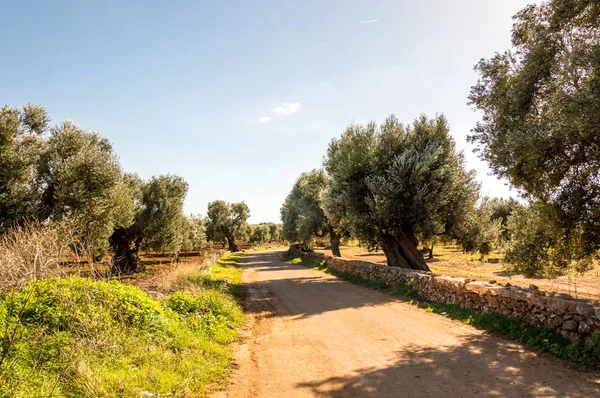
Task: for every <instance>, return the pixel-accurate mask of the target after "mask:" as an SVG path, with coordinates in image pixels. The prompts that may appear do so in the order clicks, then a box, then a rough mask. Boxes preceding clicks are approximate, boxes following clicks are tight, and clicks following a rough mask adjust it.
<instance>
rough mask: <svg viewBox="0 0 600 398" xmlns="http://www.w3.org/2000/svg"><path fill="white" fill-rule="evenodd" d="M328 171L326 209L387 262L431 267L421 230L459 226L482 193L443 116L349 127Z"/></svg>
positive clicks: (335, 143)
mask: <svg viewBox="0 0 600 398" xmlns="http://www.w3.org/2000/svg"><path fill="white" fill-rule="evenodd" d="M325 169H326V171H327V173H328V174H329V176H330V177H331V187H330V189H329V190H328V191H327V197H328V198H327V199H326V200H325V208H326V213H327V214H328V215H329V214H331V215H332V216H333V217H335V218H337V219H344V220H345V222H346V224H347V225H348V227H349V228H350V230H351V232H352V234H353V235H354V236H356V237H357V238H358V239H360V240H361V241H362V242H363V243H365V244H366V245H367V246H369V247H371V248H375V247H377V246H381V248H382V249H383V251H384V252H385V254H386V257H387V259H388V264H389V265H391V266H400V267H404V268H413V269H421V270H428V267H427V264H426V263H425V260H424V258H423V256H422V254H421V253H420V252H419V251H417V243H418V241H417V238H416V237H415V232H416V230H417V229H418V230H421V231H423V232H425V233H427V234H429V235H434V234H440V233H443V232H445V231H448V230H450V229H452V228H454V227H456V225H457V224H458V223H460V222H461V220H462V219H464V218H465V215H466V213H467V212H469V211H471V210H472V208H473V204H474V203H475V201H476V200H477V196H478V191H479V186H478V184H477V183H475V180H474V172H467V171H466V170H465V167H464V160H463V157H462V155H461V154H458V153H456V150H455V144H454V141H453V140H452V138H451V137H450V135H449V128H448V124H447V122H446V119H445V118H444V117H443V116H437V117H435V118H431V119H430V118H428V117H426V116H421V117H420V118H418V119H417V120H415V121H414V123H413V124H412V125H404V124H402V123H400V122H399V121H398V119H397V118H396V117H395V116H394V115H392V116H390V117H388V118H387V119H386V121H385V122H384V123H383V124H382V125H381V126H379V127H378V126H377V125H375V123H373V122H372V123H369V124H367V125H359V124H354V125H350V126H348V128H347V129H346V131H345V132H344V133H343V134H342V136H341V137H340V138H337V139H334V140H332V141H331V143H330V144H329V148H328V151H327V155H326V158H325Z"/></svg>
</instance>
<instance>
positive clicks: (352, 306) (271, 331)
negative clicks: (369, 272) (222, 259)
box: [226, 251, 600, 398]
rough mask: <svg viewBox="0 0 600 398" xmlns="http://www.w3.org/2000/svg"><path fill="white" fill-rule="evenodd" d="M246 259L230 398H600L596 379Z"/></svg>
mask: <svg viewBox="0 0 600 398" xmlns="http://www.w3.org/2000/svg"><path fill="white" fill-rule="evenodd" d="M281 254H282V252H281V251H271V252H255V253H249V254H246V255H245V256H244V257H242V267H243V268H244V282H245V284H246V286H247V288H248V298H247V303H246V306H247V310H248V311H249V312H250V317H251V319H250V321H249V323H248V326H247V329H246V331H245V332H246V336H245V339H244V342H243V343H241V344H240V345H239V346H238V347H237V348H236V353H237V354H236V356H237V363H238V366H237V369H236V370H235V371H234V374H233V376H232V384H231V386H230V388H229V391H228V392H227V393H226V394H227V395H228V396H230V397H444V398H451V397H474V396H480V397H488V396H498V397H554V396H558V397H600V374H599V373H597V372H584V371H581V370H578V369H573V368H570V367H569V365H568V364H567V363H566V362H563V361H559V360H556V359H554V358H551V357H549V356H546V355H538V354H535V353H533V352H531V351H530V350H527V349H524V348H523V347H522V346H520V345H518V344H514V343H511V342H509V341H507V340H505V339H503V338H499V337H496V336H492V335H490V334H488V333H486V332H483V331H479V330H477V329H474V328H472V327H470V326H467V325H464V324H462V323H460V322H457V321H452V320H450V319H447V318H445V317H443V316H440V315H436V314H431V313H427V312H425V311H423V310H422V309H418V308H416V307H414V306H412V305H409V304H407V303H403V302H401V301H399V300H396V299H394V298H392V297H390V296H387V295H385V294H383V293H380V292H377V291H373V290H369V289H366V288H363V287H361V286H357V285H353V284H351V283H348V282H345V281H341V280H339V279H337V278H335V277H333V276H330V275H327V274H325V273H323V272H320V271H316V270H312V269H308V268H305V267H303V266H298V265H293V264H290V263H287V262H284V261H282V260H281V259H280V256H281Z"/></svg>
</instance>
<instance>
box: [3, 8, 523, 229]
mask: <svg viewBox="0 0 600 398" xmlns="http://www.w3.org/2000/svg"><path fill="white" fill-rule="evenodd" d="M528 3H531V2H530V1H517V0H514V1H502V2H501V1H494V2H489V3H486V4H480V3H479V2H475V1H459V2H454V3H453V4H448V3H446V2H443V1H439V0H438V1H435V2H434V6H433V7H431V8H427V7H425V6H423V5H419V4H417V5H415V4H403V3H398V2H394V1H380V2H376V3H373V2H364V3H354V4H351V5H350V4H347V3H346V2H343V3H342V2H341V1H335V2H328V3H327V4H322V3H319V2H311V3H310V4H307V3H298V4H276V3H270V2H260V3H254V4H246V3H244V2H236V3H235V4H236V5H235V6H234V5H231V6H230V7H229V8H228V7H226V6H225V5H222V4H217V5H212V6H210V7H209V6H204V5H200V4H195V3H194V4H192V3H191V2H190V3H188V2H184V3H181V4H180V5H179V6H178V7H177V8H174V7H169V6H167V5H164V4H160V3H154V5H155V7H146V8H142V7H141V6H136V5H132V4H127V5H123V4H120V3H119V2H108V3H104V4H102V5H98V4H94V5H89V4H88V5H83V4H80V3H78V2H68V1H64V2H60V3H58V4H45V3H43V2H39V3H36V2H33V3H28V4H26V5H22V4H10V5H8V6H7V7H5V9H6V11H7V12H6V15H7V16H14V17H13V18H7V20H8V22H7V23H5V24H4V25H3V26H2V27H0V31H1V32H2V33H3V34H4V37H11V35H14V33H13V32H15V31H17V29H18V28H19V27H20V26H22V25H23V24H24V25H26V26H28V28H29V29H25V30H22V29H19V32H20V35H19V40H12V41H9V40H6V41H5V42H3V43H2V44H0V50H1V51H2V52H3V53H4V54H11V56H12V59H15V60H18V61H17V62H13V63H8V62H7V63H4V64H3V65H2V66H0V68H2V71H3V73H2V78H0V79H2V80H1V81H0V86H1V87H3V90H2V91H3V93H4V95H5V97H4V98H3V104H4V103H6V104H9V105H13V106H19V105H24V104H26V103H29V102H31V103H35V104H41V105H43V106H44V107H46V109H47V110H48V112H49V113H50V115H51V117H52V124H53V125H54V124H58V123H60V122H62V121H63V120H67V119H70V120H73V121H74V122H75V123H76V124H77V125H78V126H80V127H81V128H83V129H85V130H88V131H90V130H98V131H99V133H100V134H101V135H103V136H105V137H107V138H108V139H109V140H110V141H111V143H112V144H113V147H114V150H115V152H116V154H117V155H118V157H119V159H120V163H121V165H122V166H123V168H124V170H125V171H127V172H136V173H138V174H139V175H140V176H141V177H142V178H144V179H148V178H150V177H151V176H153V175H159V174H177V175H180V176H182V177H183V178H184V179H185V180H186V181H187V182H188V184H189V191H188V195H187V198H186V202H185V211H186V213H201V214H202V215H205V214H206V206H207V204H208V203H209V202H210V201H212V200H215V199H223V200H225V201H227V202H238V201H244V202H246V203H247V204H248V206H249V207H250V211H251V218H250V219H249V222H250V223H252V224H258V223H261V222H277V223H279V222H280V219H279V209H280V207H281V204H282V203H283V200H284V199H285V196H286V195H287V194H288V192H289V190H290V189H291V187H292V185H293V183H294V182H295V180H296V179H297V178H298V176H299V175H300V173H302V172H304V171H309V170H311V169H314V168H320V167H321V166H322V158H323V155H324V154H325V151H326V149H327V144H328V143H329V141H330V140H331V139H332V138H334V137H339V136H340V135H341V134H342V132H343V130H344V129H345V127H346V126H347V125H348V124H349V123H352V122H356V123H366V122H368V121H370V120H374V121H376V122H377V123H378V124H379V123H381V122H383V120H384V118H385V117H386V116H388V115H389V114H391V113H395V114H396V115H397V117H398V118H399V119H400V120H401V121H403V122H404V123H410V122H412V120H414V119H415V118H416V117H418V116H419V115H420V114H422V113H425V114H427V115H428V116H434V115H435V114H437V113H443V114H444V115H446V117H447V118H448V121H449V125H450V129H451V134H452V136H453V138H454V140H455V142H456V145H457V149H458V150H461V151H463V152H464V154H465V158H466V161H467V167H468V168H469V169H476V170H477V172H478V176H477V178H478V180H479V181H480V182H481V183H482V189H481V195H482V196H485V195H489V196H499V197H508V196H513V197H516V196H517V193H516V190H514V189H513V190H512V191H511V190H510V189H509V187H508V186H506V182H505V181H504V180H499V179H497V178H496V177H494V176H490V175H488V173H489V168H488V167H487V165H486V164H485V163H484V162H482V161H480V160H478V159H477V156H476V155H475V154H474V153H472V149H473V146H472V145H470V144H468V143H467V142H466V136H467V135H468V134H469V131H470V129H471V128H473V127H474V126H475V122H476V121H477V120H478V119H479V114H477V113H476V112H475V111H473V110H472V109H470V107H469V106H468V105H467V95H468V92H469V89H470V87H471V86H472V85H473V84H475V83H476V81H477V75H476V73H475V72H474V71H473V66H474V65H475V63H476V62H477V61H478V60H479V59H481V58H487V57H490V56H492V55H493V54H494V53H495V52H502V51H505V50H507V49H508V48H509V47H510V27H511V26H512V19H511V17H512V15H514V14H515V13H516V12H517V11H519V10H520V9H522V8H523V7H524V6H525V5H526V4H528ZM342 4H343V6H342ZM27 7H31V8H32V9H27ZM198 16H202V17H203V18H200V19H198V18H197V17H198ZM249 33H251V34H249ZM24 43H25V45H24ZM390 43H391V44H394V45H395V46H393V47H392V46H390V45H389V44H390ZM390 47H392V50H390ZM31 59H33V61H32V60H31ZM23 60H24V61H23ZM39 60H41V61H39Z"/></svg>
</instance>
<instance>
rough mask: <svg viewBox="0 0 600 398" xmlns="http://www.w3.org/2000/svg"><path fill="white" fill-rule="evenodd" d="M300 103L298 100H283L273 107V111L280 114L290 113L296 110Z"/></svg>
mask: <svg viewBox="0 0 600 398" xmlns="http://www.w3.org/2000/svg"><path fill="white" fill-rule="evenodd" d="M301 106H302V104H299V103H298V102H283V103H282V104H281V105H279V106H278V107H277V108H275V113H278V114H280V115H286V116H287V115H291V114H292V113H296V112H298V110H299V109H300V107H301Z"/></svg>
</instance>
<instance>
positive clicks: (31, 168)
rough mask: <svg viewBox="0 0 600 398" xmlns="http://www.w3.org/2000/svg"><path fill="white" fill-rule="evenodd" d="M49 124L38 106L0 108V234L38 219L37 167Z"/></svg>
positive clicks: (47, 117)
mask: <svg viewBox="0 0 600 398" xmlns="http://www.w3.org/2000/svg"><path fill="white" fill-rule="evenodd" d="M49 122H50V117H49V116H48V114H47V113H46V111H45V109H44V108H42V107H41V106H39V105H31V104H28V105H26V106H24V107H22V108H13V107H11V106H8V105H5V106H4V107H2V109H0V233H3V232H5V231H6V230H7V229H9V228H11V227H12V226H13V224H15V223H21V222H23V220H25V219H28V218H29V219H35V216H36V213H37V207H38V204H39V201H40V189H39V187H38V186H37V184H36V183H35V175H36V166H37V163H38V158H39V156H40V154H41V153H42V151H43V148H44V145H45V140H44V139H43V136H42V135H43V134H44V133H46V132H47V130H48V124H49Z"/></svg>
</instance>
